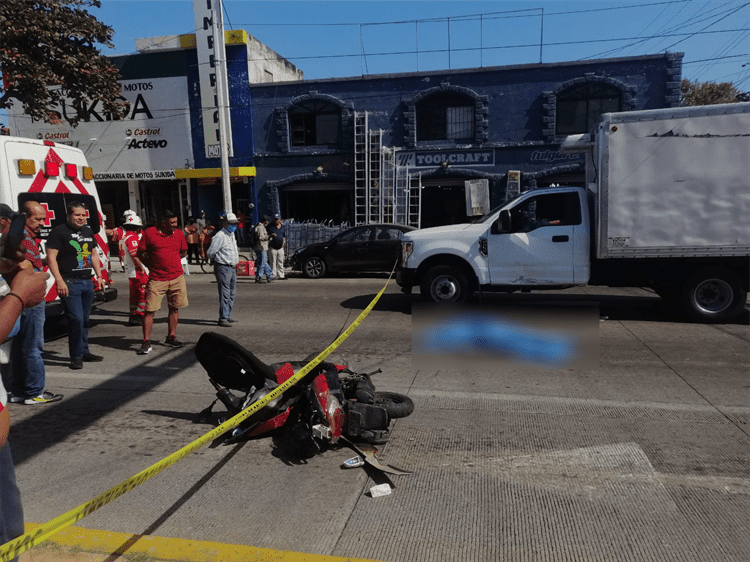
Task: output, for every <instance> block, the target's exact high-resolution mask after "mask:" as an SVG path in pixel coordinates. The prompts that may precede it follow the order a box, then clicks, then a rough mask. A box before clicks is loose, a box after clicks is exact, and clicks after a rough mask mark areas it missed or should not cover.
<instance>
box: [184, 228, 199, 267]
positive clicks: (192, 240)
mask: <svg viewBox="0 0 750 562" xmlns="http://www.w3.org/2000/svg"><path fill="white" fill-rule="evenodd" d="M185 240H187V245H188V256H187V258H188V264H189V265H191V264H192V263H193V258H195V265H199V264H200V263H201V231H200V228H198V223H197V222H196V220H195V219H194V218H190V219H188V223H187V224H186V225H185Z"/></svg>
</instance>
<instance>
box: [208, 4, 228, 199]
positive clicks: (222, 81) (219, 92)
mask: <svg viewBox="0 0 750 562" xmlns="http://www.w3.org/2000/svg"><path fill="white" fill-rule="evenodd" d="M213 12H214V17H213V18H211V19H212V22H213V24H212V30H211V31H212V33H213V36H214V45H215V52H216V58H215V64H216V97H217V101H218V103H217V106H218V111H219V144H220V145H221V186H222V194H223V197H224V210H225V211H226V212H228V213H229V212H232V182H231V180H230V178H229V156H230V152H231V151H232V143H231V142H229V138H230V137H231V134H232V132H231V131H230V130H229V129H230V127H231V125H230V123H231V120H230V119H229V106H228V100H229V84H228V81H227V49H226V46H225V44H224V14H223V12H222V9H221V0H217V1H214V2H213Z"/></svg>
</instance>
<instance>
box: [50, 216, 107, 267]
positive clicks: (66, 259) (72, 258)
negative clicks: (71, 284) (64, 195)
mask: <svg viewBox="0 0 750 562" xmlns="http://www.w3.org/2000/svg"><path fill="white" fill-rule="evenodd" d="M47 248H52V249H53V250H57V251H58V254H57V266H58V267H59V268H60V275H62V276H63V277H70V278H76V279H89V278H90V277H91V276H92V275H93V274H94V271H93V266H92V264H91V253H92V252H95V251H96V242H95V241H94V232H93V231H92V230H91V227H88V226H82V227H81V228H73V227H72V226H70V225H69V224H68V223H65V224H60V225H58V226H56V227H55V228H53V229H52V232H50V233H49V237H48V238H47Z"/></svg>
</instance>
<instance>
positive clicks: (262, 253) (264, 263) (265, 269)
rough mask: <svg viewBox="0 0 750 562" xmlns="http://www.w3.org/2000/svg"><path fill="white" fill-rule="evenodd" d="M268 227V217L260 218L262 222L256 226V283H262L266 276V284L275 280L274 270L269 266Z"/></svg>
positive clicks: (254, 249)
mask: <svg viewBox="0 0 750 562" xmlns="http://www.w3.org/2000/svg"><path fill="white" fill-rule="evenodd" d="M267 225H268V217H267V216H266V215H263V216H262V217H260V222H259V223H258V224H257V225H255V247H254V248H253V251H254V252H255V282H256V283H262V282H263V276H264V275H265V276H266V283H270V282H271V281H272V280H273V270H272V269H271V266H269V265H268V241H269V240H270V237H269V236H268V231H267V230H266V226H267Z"/></svg>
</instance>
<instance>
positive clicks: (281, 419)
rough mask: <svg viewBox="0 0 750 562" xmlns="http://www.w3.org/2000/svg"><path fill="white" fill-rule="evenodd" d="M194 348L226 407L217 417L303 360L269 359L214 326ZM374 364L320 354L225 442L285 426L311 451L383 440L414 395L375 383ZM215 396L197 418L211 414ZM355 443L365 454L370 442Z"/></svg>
mask: <svg viewBox="0 0 750 562" xmlns="http://www.w3.org/2000/svg"><path fill="white" fill-rule="evenodd" d="M195 356H196V358H197V359H198V361H199V362H200V364H201V365H202V366H203V368H204V369H205V370H206V373H207V374H208V379H209V382H210V383H211V384H212V385H213V387H214V388H215V389H216V396H217V400H218V401H221V403H222V404H223V405H224V406H225V407H226V409H227V412H226V415H224V416H222V417H219V418H218V419H216V420H215V421H216V422H218V423H221V422H223V421H224V419H228V418H230V417H233V416H235V415H237V414H238V413H240V412H242V411H243V410H244V409H246V408H248V407H250V406H252V405H253V404H254V403H256V402H257V401H259V400H261V399H263V398H264V397H265V396H266V395H268V394H269V393H270V392H271V391H272V390H273V389H274V388H276V387H277V386H279V385H280V384H282V383H284V382H285V381H286V380H288V379H289V378H290V377H292V376H293V375H294V373H295V370H299V369H300V368H302V367H304V366H305V365H306V364H307V362H308V361H289V362H286V363H276V364H270V365H268V364H266V363H264V362H263V361H261V360H260V359H258V357H256V356H255V355H254V354H253V353H252V352H250V351H248V350H247V349H245V348H244V347H242V346H241V345H240V344H239V343H237V342H236V341H234V340H232V339H230V338H228V337H226V336H224V335H221V334H217V333H214V332H206V333H204V334H203V335H202V336H201V337H200V338H199V340H198V343H197V345H196V346H195ZM379 372H380V369H378V370H377V371H375V372H373V373H355V372H353V371H352V370H350V369H349V368H348V367H347V366H345V365H337V364H335V363H329V362H322V363H320V364H319V365H317V366H316V367H315V368H314V369H313V370H312V371H310V373H308V374H307V375H305V376H304V377H303V378H302V379H301V380H300V381H298V382H297V383H296V384H295V385H293V386H291V387H290V388H289V389H288V390H286V391H285V392H284V393H283V394H281V395H280V396H278V397H276V398H275V399H273V400H271V401H270V402H269V403H268V404H266V405H265V406H264V407H263V408H261V409H260V410H259V411H258V412H256V413H254V414H253V415H251V416H250V417H249V418H247V419H246V420H244V421H243V422H241V423H240V424H239V425H238V426H237V427H236V428H234V429H233V430H232V431H231V432H229V434H227V435H226V438H225V440H224V444H231V443H236V442H238V441H240V440H242V439H247V438H251V437H257V436H262V435H266V434H268V433H270V432H271V431H274V430H283V431H284V432H285V434H286V436H287V437H288V438H289V441H290V443H291V444H292V446H293V447H294V449H295V450H296V451H297V453H298V454H299V455H300V456H301V457H305V458H309V457H312V456H314V455H316V454H317V453H319V452H321V451H324V450H326V449H327V448H329V447H331V446H333V445H335V444H337V443H338V442H340V441H341V442H343V443H344V444H347V445H350V446H351V445H353V444H354V443H362V444H373V445H374V444H383V443H386V442H387V441H388V437H389V435H390V431H389V426H390V423H391V420H394V419H397V418H403V417H406V416H408V415H410V414H411V413H412V412H413V411H414V403H413V402H412V400H411V399H410V398H409V397H408V396H404V395H402V394H397V393H394V392H379V391H376V390H375V386H374V385H373V383H372V378H371V377H372V375H375V374H377V373H379ZM217 400H214V402H213V403H212V404H211V405H210V406H209V407H208V408H206V409H205V410H203V411H202V412H200V414H198V417H197V419H196V421H200V422H209V421H211V418H212V416H213V414H212V408H213V406H214V405H215V404H216V402H217ZM353 448H354V449H355V450H358V451H360V452H363V454H367V451H368V450H369V451H372V448H368V447H367V446H364V450H362V449H359V448H357V446H356V445H353ZM373 454H374V453H373Z"/></svg>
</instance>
